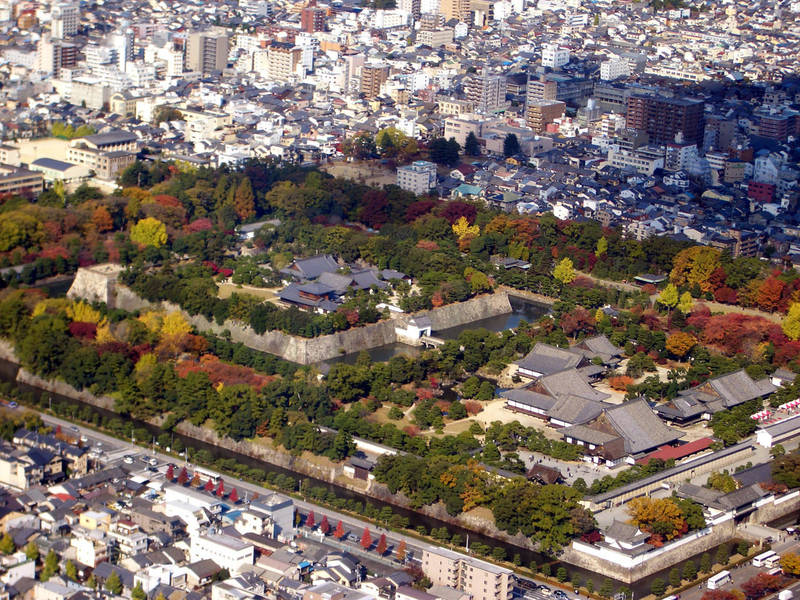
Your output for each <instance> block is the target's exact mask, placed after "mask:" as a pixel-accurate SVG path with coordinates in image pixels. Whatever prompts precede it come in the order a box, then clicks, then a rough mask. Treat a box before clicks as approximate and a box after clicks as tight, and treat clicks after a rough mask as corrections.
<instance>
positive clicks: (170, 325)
mask: <svg viewBox="0 0 800 600" xmlns="http://www.w3.org/2000/svg"><path fill="white" fill-rule="evenodd" d="M191 331H192V326H191V325H190V324H189V322H188V321H187V320H186V319H184V318H183V315H182V314H181V313H179V312H178V311H177V310H176V311H174V312H171V313H169V314H168V315H167V316H166V317H164V318H163V320H162V321H161V339H164V338H170V337H171V338H179V337H183V336H184V335H186V334H187V333H190V332H191Z"/></svg>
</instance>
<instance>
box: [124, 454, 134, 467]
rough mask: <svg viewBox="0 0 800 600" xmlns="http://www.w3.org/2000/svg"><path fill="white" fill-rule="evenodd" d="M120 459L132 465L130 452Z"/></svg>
mask: <svg viewBox="0 0 800 600" xmlns="http://www.w3.org/2000/svg"><path fill="white" fill-rule="evenodd" d="M122 461H123V462H124V463H125V464H126V465H132V464H133V457H132V456H131V455H130V454H128V455H126V456H123V457H122Z"/></svg>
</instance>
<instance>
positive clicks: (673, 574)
mask: <svg viewBox="0 0 800 600" xmlns="http://www.w3.org/2000/svg"><path fill="white" fill-rule="evenodd" d="M669 585H670V587H673V588H676V587H680V585H681V572H680V571H679V570H678V567H672V568H671V569H670V570H669Z"/></svg>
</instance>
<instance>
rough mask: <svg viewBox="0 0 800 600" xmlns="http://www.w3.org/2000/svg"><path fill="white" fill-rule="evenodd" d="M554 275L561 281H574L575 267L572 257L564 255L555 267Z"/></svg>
mask: <svg viewBox="0 0 800 600" xmlns="http://www.w3.org/2000/svg"><path fill="white" fill-rule="evenodd" d="M553 277H555V278H556V279H557V280H558V281H560V282H561V283H564V284H567V283H572V282H573V281H574V280H575V267H574V266H573V264H572V259H570V258H567V257H564V258H562V259H561V260H560V261H558V263H557V264H556V266H555V268H554V269H553Z"/></svg>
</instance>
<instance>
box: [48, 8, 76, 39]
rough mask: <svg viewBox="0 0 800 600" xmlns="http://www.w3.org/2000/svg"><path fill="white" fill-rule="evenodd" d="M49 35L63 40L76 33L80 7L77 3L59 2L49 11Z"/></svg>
mask: <svg viewBox="0 0 800 600" xmlns="http://www.w3.org/2000/svg"><path fill="white" fill-rule="evenodd" d="M50 18H51V22H50V35H51V36H52V37H53V39H57V40H63V39H65V38H68V37H72V36H73V35H75V34H76V33H78V22H79V20H80V9H79V8H78V5H77V4H72V3H70V2H59V3H58V4H55V5H54V6H53V8H52V10H51V11H50Z"/></svg>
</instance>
